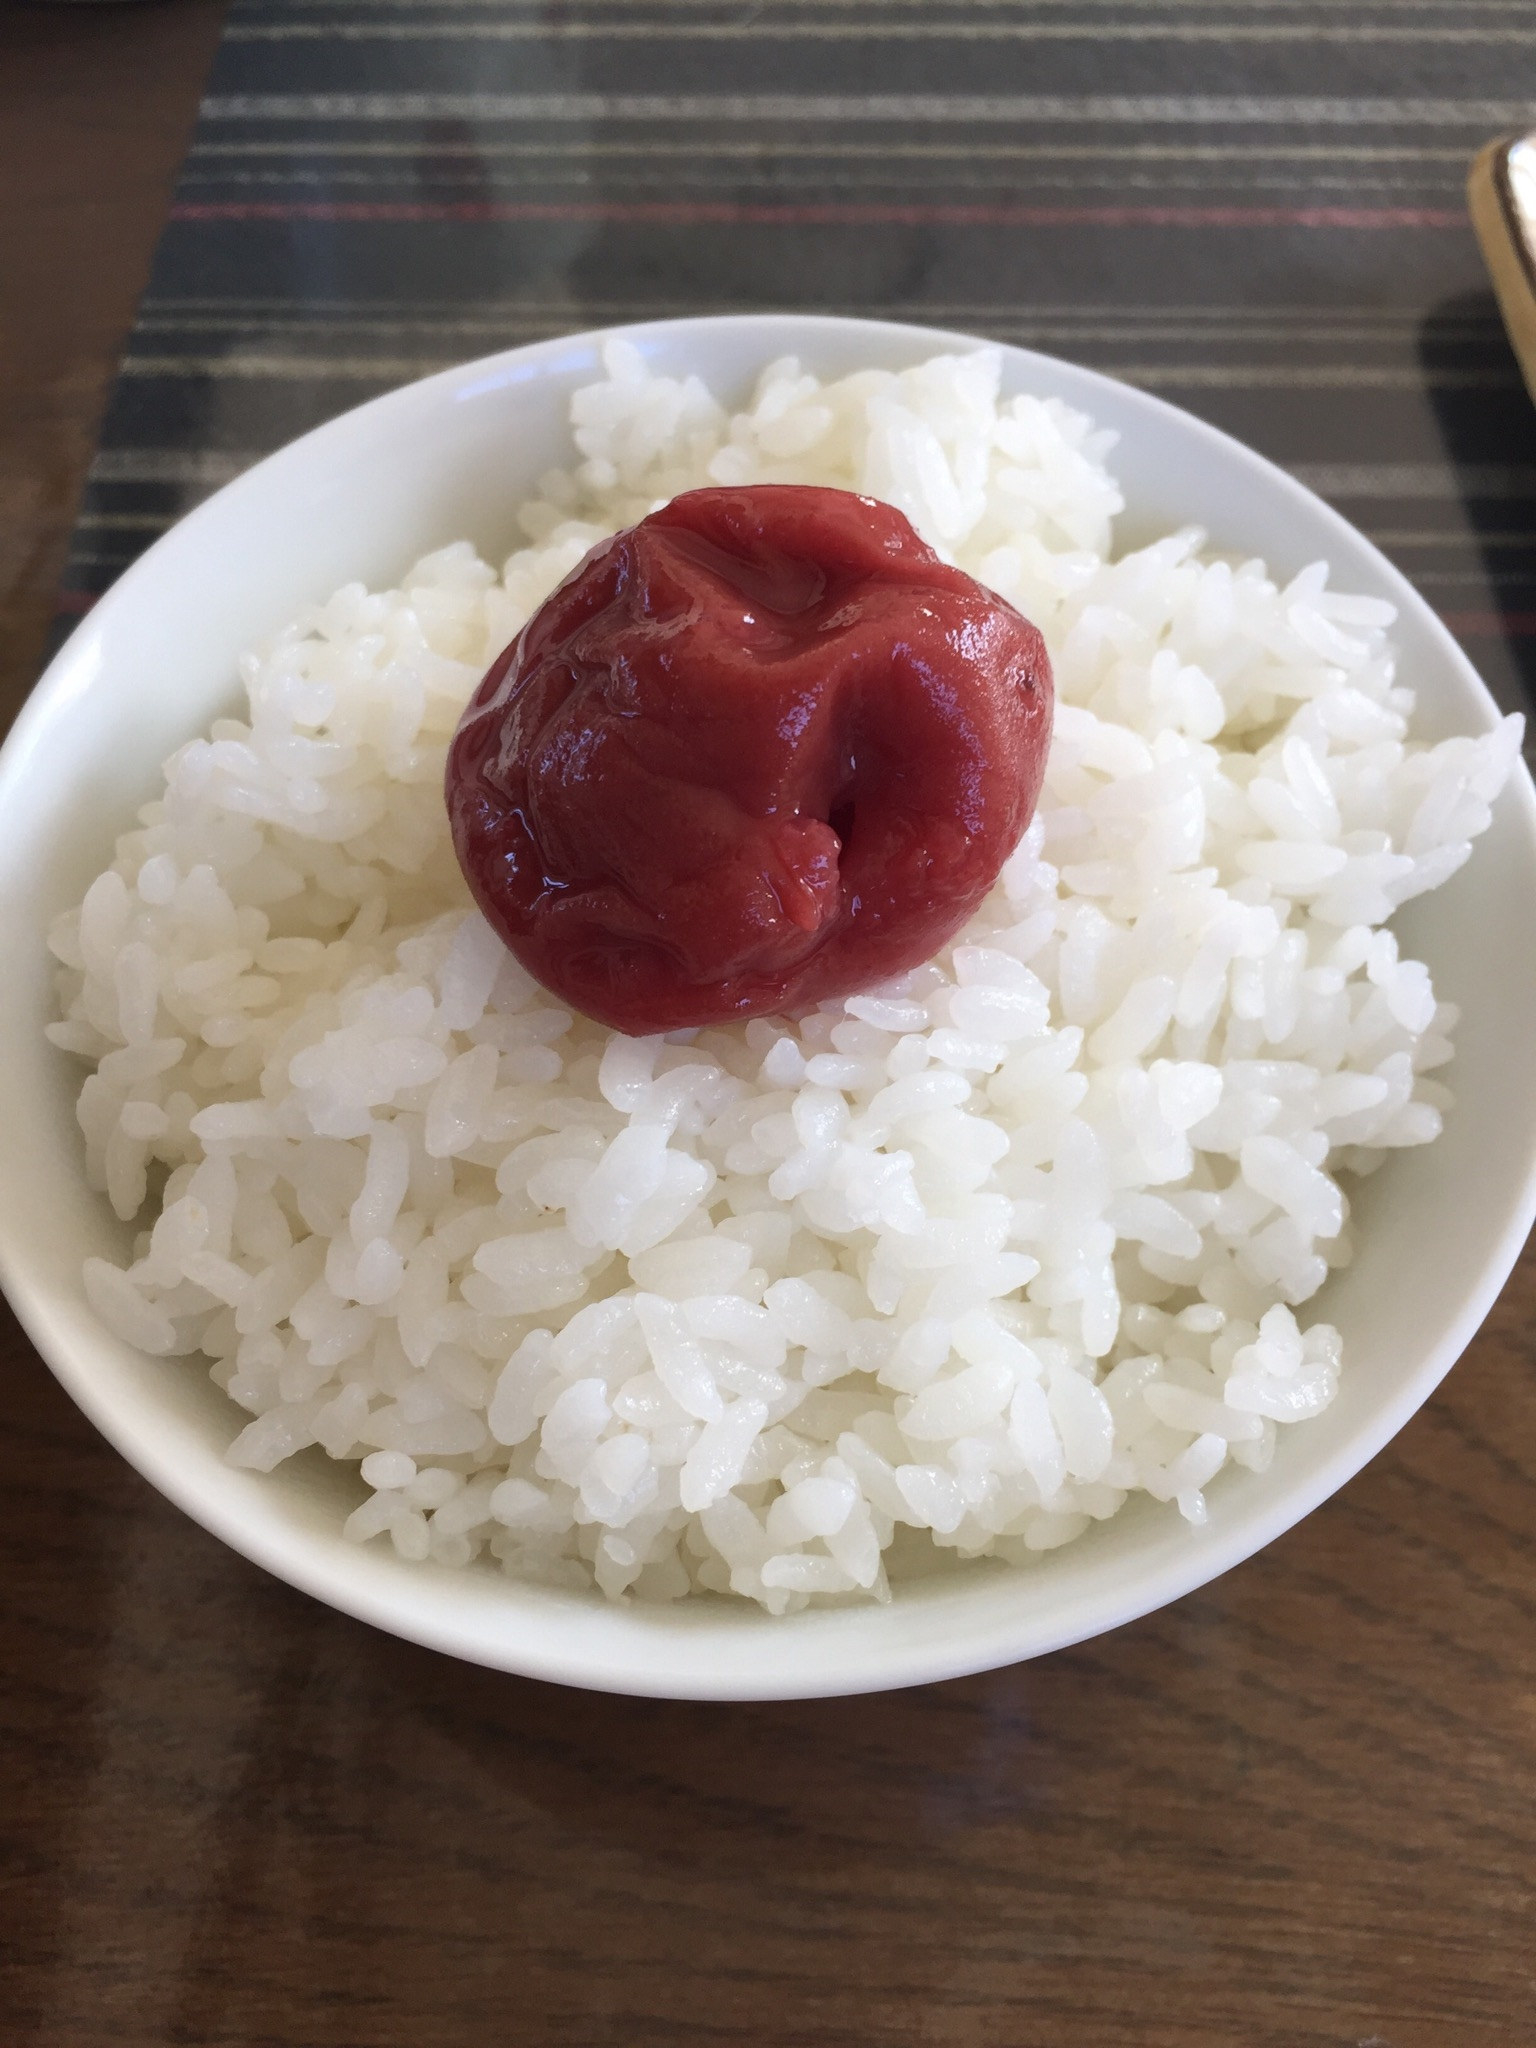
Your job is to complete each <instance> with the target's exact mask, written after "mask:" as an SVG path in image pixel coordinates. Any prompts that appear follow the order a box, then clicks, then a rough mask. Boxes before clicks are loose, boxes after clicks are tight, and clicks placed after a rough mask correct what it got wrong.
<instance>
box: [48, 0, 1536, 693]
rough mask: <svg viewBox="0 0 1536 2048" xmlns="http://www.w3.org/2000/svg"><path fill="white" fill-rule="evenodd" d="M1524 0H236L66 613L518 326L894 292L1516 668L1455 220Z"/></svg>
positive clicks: (1500, 501)
mask: <svg viewBox="0 0 1536 2048" xmlns="http://www.w3.org/2000/svg"><path fill="white" fill-rule="evenodd" d="M1532 125H1536V10H1533V8H1532V7H1531V6H1530V5H1529V4H1528V0H747V4H739V5H738V4H731V0H545V4H528V0H234V5H233V7H232V9H231V12H230V15H229V18H228V24H227V27H226V30H225V34H224V39H223V44H222V47H221V50H220V54H219V57H218V60H217V63H216V66H215V70H214V74H213V77H212V80H211V83H210V86H209V90H208V95H207V98H206V100H205V102H204V104H203V108H202V113H201V118H200V121H199V124H198V128H197V133H196V138H195V141H194V143H193V146H192V149H191V152H190V154H189V156H188V159H187V162H186V166H185V169H184V172H183V175H182V178H181V181H180V184H179V187H178V190H177V194H176V199H175V203H174V206H173V208H172V213H171V220H170V224H169V226H168V228H167V230H166V234H165V237H164V240H163V242H162V244H161V247H160V251H159V254H158V258H157V261H156V264H155V268H154V275H153V280H152V283H151V286H150V289H149V292H148V295H147V296H146V298H145V300H144V303H143V307H142V310H141V313H140V316H139V320H138V323H137V325H136V327H135V329H134V332H133V336H132V340H131V342H130V345H129V349H128V353H127V356H126V359H125V361H124V363H123V367H122V374H121V378H120V381H119V383H118V386H117V390H116V394H115V397H114V400H113V403H112V406H111V409H110V412H109V416H108V419H107V422H106V426H105V430H104V433H103V437H102V444H101V450H100V453H99V455H98V457H97V460H96V463H95V465H94V468H93V470H92V473H91V480H90V485H89V489H88V494H87V500H86V504H85V507H84V510H83V514H82V517H81V520H80V526H79V531H78V534H77V537H76V544H75V548H74V552H73V555H72V559H71V563H70V569H69V574H68V579H67V587H66V590H65V592H64V596H63V605H64V608H65V610H66V611H67V612H75V613H78V612H79V611H82V610H84V609H86V608H87V607H88V606H89V604H90V603H91V602H92V601H93V599H94V598H95V596H96V595H98V594H99V593H100V592H101V591H102V590H103V589H104V588H105V587H106V586H107V585H108V584H109V583H110V582H111V580H112V579H113V577H114V576H115V575H116V574H117V573H119V571H120V570H121V569H122V568H123V567H124V566H125V565H126V564H127V563H128V562H129V561H130V560H131V559H132V558H133V556H134V555H135V554H136V553H137V552H139V551H140V550H141V549H142V548H143V547H144V546H146V545H147V544H148V542H149V541H150V540H152V539H153V538H154V536H155V534H156V533H158V532H159V531H160V530H162V529H163V528H164V527H165V526H166V525H168V524H169V523H170V522H171V521H172V520H173V519H175V518H176V517H177V516H178V515H179V514H180V513H181V512H183V511H184V510H186V509H187V507H188V506H189V505H190V504H192V503H193V502H195V501H196V500H197V499H198V498H199V497H201V496H203V495H204V494H206V493H207V492H208V491H209V490H210V489H212V488H214V487H215V486H217V485H218V484H220V483H222V482H224V481H225V480H226V479H227V478H228V477H230V476H232V475H234V474H236V473H237V472H238V471H239V470H241V469H242V468H243V467H245V466H246V465H247V464H249V463H250V462H251V461H253V460H254V459H255V458H256V457H257V456H259V455H261V454H264V453H266V452H267V451H269V450H270V449H272V448H275V447H277V446H278V445H280V444H281V443H282V442H284V441H287V440H289V439H291V438H292V437H293V436H294V435H295V434H298V433H301V432H302V431H304V429H306V428H308V427H310V426H312V425H314V424H315V423H317V422H318V421H320V420H323V419H325V418H327V417H329V416H330V415H331V414H333V413H336V412H339V411H342V410H344V409H345V408H346V407H348V406H351V405H354V404H356V403H358V402H359V401H361V400H362V399H365V398H369V397H372V396H373V395H375V394H376V393H378V392H380V391H383V390H386V389H388V388H389V387H390V386H392V385H395V384H398V383H401V382H403V381H405V380H407V379H409V378H412V377H416V376H420V375H423V374H425V373H426V372H428V371H431V370H435V369H440V368H442V367H444V366H445V365H448V364H450V363H453V362H456V361H460V360H463V359H464V358H466V357H470V356H474V355H480V354H484V353H486V352H488V351H490V350H492V349H496V348H500V347H505V346H507V345H509V344H512V343H516V342H520V341H525V340H529V339H532V338H534V337H537V336H541V335H547V334H553V333H558V332H560V331H568V330H572V329H576V328H582V327H589V326H594V325H601V324H606V323H608V322H613V321H621V320H630V319H638V318H645V317H648V316H652V315H658V314H667V313H677V312H714V311H722V310H742V309H749V308H778V309H791V310H800V309H814V310H821V311H837V312H855V313H866V314H874V315H881V316H886V317H892V318H900V319H907V320H915V321H920V322H921V321H927V322H932V323H933V324H935V325H942V326H946V327H957V328H963V329H966V330H969V331H971V332H974V333H977V334H984V335H990V336H997V337H1000V338H1003V339H1006V340H1010V341H1017V342H1022V343H1026V344H1028V345H1030V346H1032V347H1037V348H1041V349H1045V350H1048V351H1050V352H1053V353H1056V354H1059V355H1063V356H1067V357H1071V358H1073V359H1074V360H1076V361H1080V362H1085V363H1089V364H1092V365H1093V366H1095V367H1096V368H1100V369H1104V370H1108V371H1110V372H1112V373H1113V374H1115V375H1116V376H1119V377H1123V378H1125V379H1127V380H1128V381H1130V382H1132V383H1135V384H1140V385H1143V386H1146V387H1148V388H1150V389H1153V390H1156V391H1157V392H1159V393H1160V394H1161V395H1163V396H1164V397H1167V398H1169V399H1171V400H1173V401H1174V402H1175V403H1177V404H1179V405H1183V406H1186V407H1188V408H1189V409H1190V410H1191V411H1193V412H1196V413H1199V414H1201V415H1202V416H1203V417H1205V418H1207V419H1209V420H1212V421H1214V422H1215V423H1216V424H1217V425H1219V426H1221V427H1224V428H1226V429H1227V430H1228V431H1229V432H1231V433H1234V434H1236V435H1238V436H1240V437H1241V438H1242V439H1244V440H1246V441H1249V442H1251V443H1252V444H1253V445H1254V446H1256V447H1258V448H1260V449H1262V450H1263V451H1264V453H1266V454H1267V455H1270V456H1272V457H1273V458H1274V459H1275V460H1277V461H1279V462H1280V463H1282V464H1284V465H1285V466H1286V467H1287V468H1288V469H1290V470H1292V471H1293V472H1294V473H1295V474H1296V475H1298V476H1300V477H1302V478H1303V479H1304V480H1305V481H1306V482H1308V483H1309V484H1311V485H1313V486H1314V488H1316V489H1318V490H1320V491H1321V492H1322V493H1323V494H1324V496H1326V497H1328V498H1330V499H1332V500H1333V502H1334V503H1336V504H1337V505H1338V506H1339V507H1340V508H1341V509H1342V510H1343V511H1344V512H1345V513H1346V514H1347V515H1348V516H1349V517H1350V518H1351V519H1353V520H1354V521H1355V522H1356V523H1357V524H1358V525H1360V526H1362V527H1363V528H1364V529H1365V531H1366V532H1367V533H1369V534H1371V535H1372V536H1373V538H1375V539H1376V540H1377V541H1378V542H1379V543H1380V544H1381V545H1382V546H1383V547H1384V548H1385V549H1386V550H1387V552H1388V553H1389V554H1391V555H1392V556H1393V557H1394V559H1395V560H1396V561H1398V562H1399V563H1400V564H1401V566H1402V567H1403V568H1404V569H1405V570H1406V571H1407V573H1408V574H1409V575H1410V576H1411V577H1412V578H1413V580H1414V581H1415V582H1416V583H1417V584H1418V585H1419V587H1420V589H1422V590H1423V591H1424V593H1425V595H1426V596H1427V597H1428V598H1429V599H1430V600H1431V602H1432V603H1433V604H1434V605H1435V606H1436V607H1437V608H1438V609H1439V610H1440V611H1441V612H1442V614H1443V615H1444V616H1445V618H1446V619H1447V620H1448V621H1449V623H1450V624H1451V626H1452V628H1453V629H1454V630H1455V631H1456V632H1457V633H1458V634H1459V635H1460V636H1461V637H1462V638H1463V640H1464V641H1465V643H1466V645H1467V647H1468V649H1469V650H1470V651H1471V653H1472V655H1473V657H1474V659H1475V660H1476V661H1477V662H1478V664H1479V666H1480V667H1481V668H1482V670H1483V672H1484V674H1485V675H1486V676H1487V678H1488V680H1489V682H1490V684H1491V685H1492V687H1493V689H1494V691H1495V693H1496V694H1497V695H1498V696H1499V697H1500V698H1501V699H1502V700H1503V701H1504V702H1505V703H1506V704H1507V705H1509V706H1511V707H1516V706H1519V705H1520V704H1521V703H1522V702H1523V701H1525V698H1526V695H1527V692H1529V694H1530V695H1531V696H1532V697H1533V698H1536V411H1533V409H1532V407H1531V405H1530V402H1529V400H1528V399H1527V397H1526V395H1525V393H1524V390H1523V388H1522V386H1521V382H1520V378H1519V375H1518V372H1517V369H1516V366H1515V362H1514V359H1513V357H1512V355H1511V353H1510V351H1509V348H1508V346H1507V344H1506V342H1505V339H1504V336H1503V332H1502V329H1501V327H1500V325H1499V321H1498V316H1497V313H1496V311H1495V308H1494V304H1493V299H1492V296H1491V294H1490V292H1489V289H1488V287H1487V283H1486V280H1485V277H1484V273H1483V270H1482V266H1481V263H1480V260H1479V256H1478V252H1477V247H1476V244H1475V242H1474V240H1473V237H1472V234H1471V231H1470V228H1469V226H1468V224H1467V219H1466V214H1465V209H1464V205H1463V199H1462V181H1463V177H1464V175H1465V169H1466V165H1467V162H1468V160H1469V158H1470V157H1471V155H1472V153H1473V151H1474V150H1475V148H1476V147H1477V146H1478V145H1479V144H1480V143H1481V142H1482V141H1484V140H1485V139H1486V138H1487V136H1488V135H1490V134H1491V133H1493V132H1496V131H1498V130H1500V129H1511V128H1517V127H1522V126H1532Z"/></svg>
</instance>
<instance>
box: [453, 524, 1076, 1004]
mask: <svg viewBox="0 0 1536 2048" xmlns="http://www.w3.org/2000/svg"><path fill="white" fill-rule="evenodd" d="M1051 700H1052V690H1051V671H1050V663H1049V660H1048V659H1047V656H1046V652H1045V647H1044V643H1043V642H1042V640H1041V638H1040V635H1039V633H1038V632H1037V631H1036V630H1035V628H1034V627H1033V626H1032V625H1031V624H1030V623H1029V621H1028V620H1027V619H1025V618H1023V617H1022V616H1021V615H1020V614H1019V613H1018V612H1017V611H1015V610H1014V608H1013V607H1012V606H1011V605H1010V604H1007V603H1006V602H1005V601H1004V600H1003V599H1002V598H1000V597H998V596H996V595H995V594H994V593H993V592H991V591H989V590H985V589H983V588H982V586H981V585H980V584H978V583H977V582H975V581H974V580H973V579H972V578H971V577H969V576H967V575H965V574H964V573H963V572H962V571H961V570H959V569H954V568H951V567H949V566H948V565H947V564H946V563H944V562H942V561H940V559H939V557H938V556H937V555H936V554H935V553H934V552H933V550H932V549H931V548H930V547H928V546H927V544H926V543H925V542H924V541H922V540H920V539H919V538H918V536H917V534H916V533H915V532H914V531H913V529H912V527H911V525H910V524H909V523H908V521H907V520H906V519H905V518H904V517H903V516H902V514H901V513H899V512H897V511H895V510H893V509H892V508H891V507H890V506H888V505H882V504H878V503H876V502H875V501H874V500H873V499H870V498H861V497H856V496H854V494H853V493H852V492H849V491H832V490H820V489H815V488H811V487H809V486H805V485H793V484H758V485H751V486H746V487H743V488H740V489H733V490H703V491H688V492H685V493H684V494H683V496H681V497H678V498H674V499H673V500H672V501H671V503H670V504H668V505H665V506H663V507H662V509H661V510H660V511H659V512H653V513H651V514H650V516H649V517H648V518H646V519H642V520H641V521H640V523H639V525H638V526H635V527H633V528H631V529H630V531H629V532H627V533H620V534H617V535H616V536H615V537H614V538H613V539H612V540H610V541H607V542H605V543H604V544H603V545H602V546H600V547H598V548H595V549H594V550H593V552H592V553H591V554H590V555H589V556H588V557H587V559H586V560H585V561H584V562H583V563H582V564H581V566H580V567H579V568H578V569H577V570H576V571H575V573H574V574H573V575H571V576H570V577H568V578H567V580H566V581H565V582H564V583H563V584H562V585H561V586H560V588H559V589H558V590H557V591H556V592H555V593H554V595H553V596H552V597H551V598H549V600H548V601H547V602H546V603H545V604H544V605H543V606H541V607H540V609H539V610H538V611H537V612H536V613H535V614H534V616H533V618H532V619H530V621H529V622H528V624H527V626H526V627H525V628H524V629H523V632H522V634H521V635H520V636H519V638H518V639H517V640H516V641H515V642H514V644H513V645H512V646H511V647H509V648H507V650H506V651H505V652H504V653H503V654H502V655H501V656H500V657H499V658H498V659H497V660H496V661H495V662H494V663H493V664H492V666H491V669H490V671H489V673H488V674H487V675H486V677H485V680H484V681H483V682H482V683H481V685H480V687H479V689H478V690H477V691H476V693H475V696H474V698H473V699H472V700H471V702H470V704H469V706H468V708H467V710H466V711H465V713H464V716H463V718H462V720H461V721H460V723H459V728H458V731H457V732H456V733H455V735H454V739H453V744H452V746H451V747H450V749H449V753H448V772H447V799H448V812H449V818H450V821H451V824H452V828H453V842H454V846H455V849H456V851H457V853H458V857H459V862H460V864H461V866H462V867H463V870H464V874H465V876H466V878H467V880H468V882H469V886H470V889H471V890H472V892H473V894H474V897H475V900H476V902H477V903H478V904H479V906H480V908H481V910H482V911H483V912H484V913H485V916H486V918H487V919H488V920H489V922H490V923H491V925H492V926H493V927H494V928H495V930H496V931H497V932H498V933H499V934H500V935H501V937H502V939H503V940H504V941H505V942H506V944H507V945H508V947H510V949H511V950H512V952H513V953H514V954H515V955H516V956H517V958H518V959H519V960H520V961H521V962H522V964H523V965H524V966H525V967H526V968H527V969H528V971H529V972H530V973H531V974H533V975H534V976H535V977H536V978H537V979H538V980H539V981H541V982H542V983H544V985H545V986H546V987H547V988H549V989H551V990H553V992H554V993H555V994H556V995H557V996H559V997H561V998H562V999H563V1000H564V1001H566V1002H568V1003H571V1004H573V1005H574V1006H575V1007H576V1008H577V1009H579V1010H584V1011H585V1012H586V1013H587V1014H588V1015H589V1016H591V1017H595V1018H597V1019H598V1020H599V1021H600V1022H602V1023H604V1024H609V1025H612V1026H613V1027H614V1028H615V1029H617V1030H619V1031H624V1032H630V1033H634V1034H641V1033H645V1032H653V1031H672V1030H677V1029H680V1028H682V1027H684V1026H688V1025H701V1024H719V1023H723V1022H726V1021H727V1020H729V1019H732V1018H742V1017H761V1016H768V1015H773V1014H775V1013H777V1012H780V1011H784V1010H788V1009H793V1008H796V1007H799V1006H801V1005H804V1004H807V1003H814V1002H818V1001H820V1000H822V999H824V998H826V997H831V996H843V995H851V994H853V993H855V992H856V991H857V990H860V989H865V988H870V987H873V986H874V985H875V984H877V983H879V982H882V981H885V980H888V979H889V978H890V977H891V976H892V975H895V974H899V973H901V972H902V971H903V970H905V969H907V968H910V967H914V966H916V965H917V964H918V963H919V962H920V961H923V960H926V959H927V958H928V957H929V956H930V955H931V954H933V953H934V952H936V951H937V950H938V948H939V947H940V946H942V945H943V944H944V943H945V942H946V941H947V940H948V939H950V938H952V937H953V936H954V934H955V933H956V932H957V931H958V930H959V928H960V926H961V925H962V924H963V923H964V922H965V920H966V919H967V918H968V917H969V916H970V914H971V912H972V911H973V910H974V909H975V908H976V907H977V905H978V904H979V903H980V902H981V900H982V898H983V897H984V896H985V895H986V893H987V891H988V889H989V888H990V887H991V885H992V883H993V882H994V880H995V879H996V877H997V873H998V870H999V869H1000V867H1001V866H1002V864H1003V862H1004V860H1006V858H1007V857H1008V855H1009V854H1010V853H1011V852H1012V850H1013V848H1014V846H1015V845H1016V843H1017V841H1018V839H1019V835H1020V834H1021V833H1022V832H1023V830H1024V828H1025V826H1026V825H1027V824H1028V823H1029V820H1030V817H1031V815H1032V814H1033V811H1034V808H1035V802H1036V799H1037V798H1038V796H1039V793H1040V783H1041V779H1042V777H1043V775H1044V772H1045V755H1046V748H1047V746H1048V744H1049V740H1050V725H1051Z"/></svg>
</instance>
